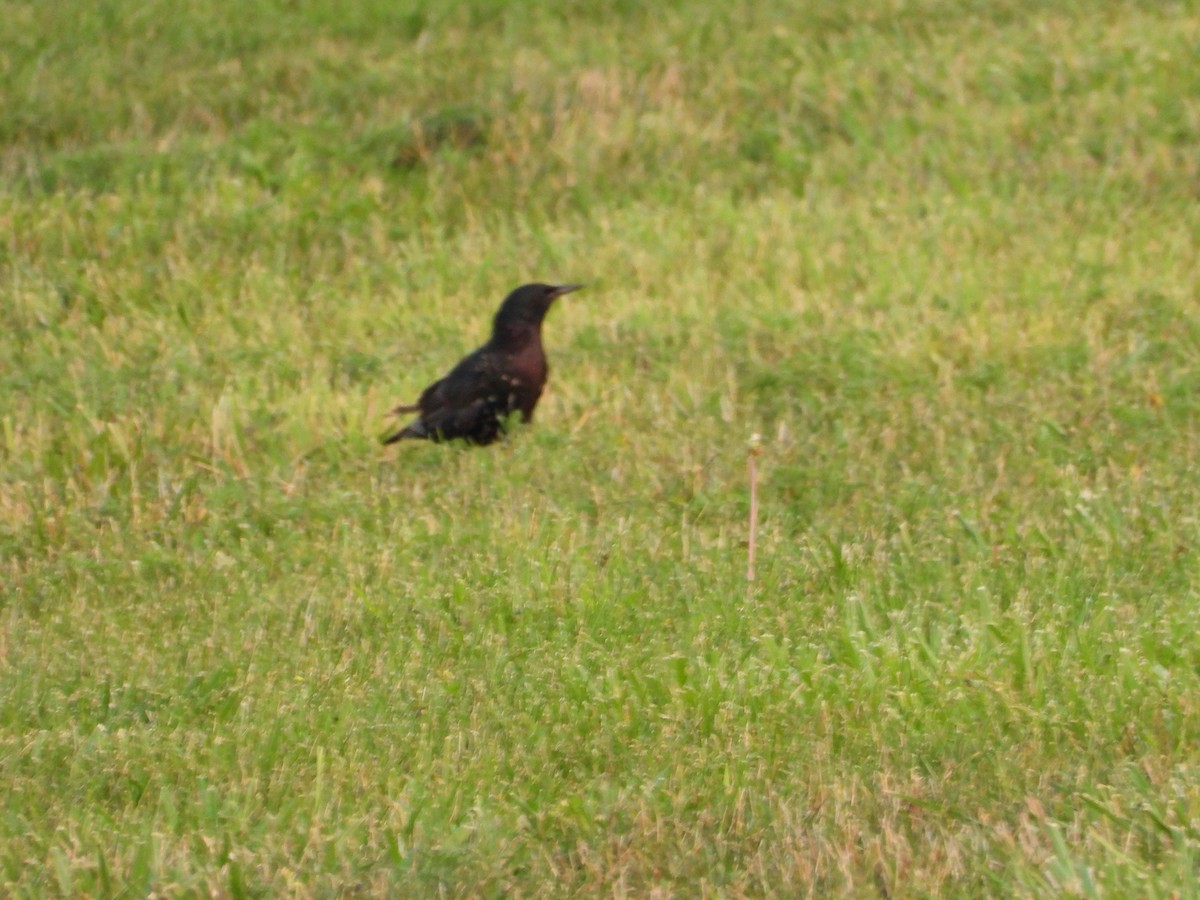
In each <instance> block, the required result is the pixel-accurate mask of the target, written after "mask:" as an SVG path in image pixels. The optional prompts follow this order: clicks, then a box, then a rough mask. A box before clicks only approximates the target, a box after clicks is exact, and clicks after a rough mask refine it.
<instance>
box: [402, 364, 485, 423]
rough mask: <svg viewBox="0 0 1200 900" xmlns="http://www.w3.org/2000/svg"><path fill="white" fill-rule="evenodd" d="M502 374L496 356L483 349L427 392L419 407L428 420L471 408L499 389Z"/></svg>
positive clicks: (418, 403)
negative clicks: (444, 412)
mask: <svg viewBox="0 0 1200 900" xmlns="http://www.w3.org/2000/svg"><path fill="white" fill-rule="evenodd" d="M501 373H502V368H501V366H500V361H499V360H498V359H497V358H496V355H495V353H494V352H490V351H488V350H486V349H485V348H480V349H479V350H476V351H475V352H474V353H471V354H470V355H468V356H466V357H464V358H463V359H462V360H461V361H460V362H459V363H458V365H456V366H455V367H454V368H453V369H451V370H450V372H449V373H448V374H447V375H446V376H445V377H444V378H441V379H439V380H438V381H435V382H434V383H433V384H431V385H430V386H429V387H427V388H425V390H424V391H422V392H421V399H420V400H418V401H417V407H418V408H419V409H420V411H421V415H422V417H424V418H425V419H429V417H430V416H432V415H434V414H436V413H438V412H439V411H442V410H447V409H462V408H466V407H469V406H471V405H472V404H473V403H475V402H476V401H477V400H479V399H481V398H484V397H486V396H488V395H489V394H493V393H495V392H496V391H497V390H498V389H499V386H500V382H501Z"/></svg>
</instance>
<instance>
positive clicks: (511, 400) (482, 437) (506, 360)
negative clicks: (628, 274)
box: [384, 284, 580, 444]
mask: <svg viewBox="0 0 1200 900" xmlns="http://www.w3.org/2000/svg"><path fill="white" fill-rule="evenodd" d="M579 288H580V285H578V284H562V285H553V284H526V285H522V286H521V287H519V288H517V289H516V290H515V291H513V292H512V293H511V294H509V295H508V296H507V297H506V298H505V300H504V302H503V303H501V304H500V309H499V310H498V311H497V312H496V318H495V320H494V321H493V323H492V336H491V338H490V339H489V340H488V342H487V343H486V344H484V345H483V346H482V347H480V348H479V349H478V350H476V351H475V352H473V353H471V354H469V355H468V356H466V357H464V358H463V359H462V361H461V362H459V364H458V365H456V366H455V367H454V368H453V369H451V370H450V372H449V373H448V374H447V375H446V376H445V377H444V378H441V379H439V380H438V381H435V382H434V383H433V384H431V385H429V387H427V388H425V390H424V391H422V392H421V397H420V399H419V400H417V402H416V403H413V404H410V405H405V406H398V407H396V409H395V410H394V412H395V413H397V414H404V413H418V414H419V415H418V417H417V418H416V419H415V420H414V421H412V422H410V423H409V424H408V425H405V426H404V427H403V428H401V429H400V430H399V431H397V432H396V433H395V434H393V435H391V436H390V437H388V438H386V439H385V440H384V443H385V444H392V443H395V442H396V441H402V440H405V439H406V438H420V439H424V440H430V441H444V440H451V439H454V438H462V439H463V440H465V441H467V442H468V443H471V444H490V443H492V442H493V441H495V440H496V439H497V438H499V437H501V436H502V435H503V434H504V424H505V421H506V420H507V419H508V417H509V416H511V415H512V414H513V413H518V414H519V415H520V416H521V420H522V421H524V422H529V421H531V420H532V419H533V410H534V407H536V406H537V402H538V400H539V399H540V398H541V396H542V389H543V388H544V387H545V386H546V376H547V375H548V374H549V371H550V368H549V366H548V365H547V363H546V352H545V350H544V349H543V348H542V320H543V319H544V318H545V316H546V313H547V312H548V311H549V310H550V307H551V306H552V305H553V303H554V301H555V300H557V299H558V298H559V297H561V296H562V295H563V294H568V293H570V292H571V291H575V290H578V289H579Z"/></svg>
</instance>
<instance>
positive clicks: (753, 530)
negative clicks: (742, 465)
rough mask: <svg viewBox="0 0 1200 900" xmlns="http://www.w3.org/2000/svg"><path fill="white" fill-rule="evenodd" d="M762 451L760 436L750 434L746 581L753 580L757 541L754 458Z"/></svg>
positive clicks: (755, 466)
mask: <svg viewBox="0 0 1200 900" xmlns="http://www.w3.org/2000/svg"><path fill="white" fill-rule="evenodd" d="M761 452H762V447H761V445H760V438H759V436H758V435H757V434H754V435H751V436H750V453H749V467H750V523H749V541H748V544H747V547H748V550H747V561H746V581H748V582H751V583H752V582H753V581H754V552H755V549H756V546H757V541H758V466H757V465H756V464H755V460H757V459H758V455H759V454H760V453H761Z"/></svg>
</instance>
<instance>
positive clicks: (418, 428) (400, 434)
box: [383, 419, 429, 445]
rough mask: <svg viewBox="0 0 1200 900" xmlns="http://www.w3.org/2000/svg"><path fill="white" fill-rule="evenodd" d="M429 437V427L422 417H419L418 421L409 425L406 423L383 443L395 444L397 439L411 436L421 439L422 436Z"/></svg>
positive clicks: (405, 438)
mask: <svg viewBox="0 0 1200 900" xmlns="http://www.w3.org/2000/svg"><path fill="white" fill-rule="evenodd" d="M427 437H429V429H428V428H426V427H425V423H424V422H422V421H421V420H420V419H417V421H415V422H412V423H410V424H408V425H405V426H404V427H403V428H401V429H400V430H399V431H397V432H396V433H395V434H393V435H390V436H389V437H386V438H384V439H383V443H384V444H385V445H386V444H395V443H396V442H397V441H403V440H408V439H410V438H411V439H414V440H419V439H421V438H427Z"/></svg>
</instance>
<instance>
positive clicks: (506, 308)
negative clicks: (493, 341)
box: [493, 284, 583, 335]
mask: <svg viewBox="0 0 1200 900" xmlns="http://www.w3.org/2000/svg"><path fill="white" fill-rule="evenodd" d="M581 287H583V285H581V284H524V285H522V286H521V287H519V288H517V289H516V290H515V291H513V292H512V293H511V294H509V295H508V296H507V297H505V298H504V302H503V303H501V304H500V309H499V311H498V312H497V313H496V321H495V325H494V328H493V330H494V332H495V333H496V334H497V335H500V334H503V333H505V332H511V331H525V330H527V329H529V328H537V327H539V326H540V325H541V324H542V319H543V318H545V316H546V313H547V312H548V311H549V309H550V307H551V306H552V305H553V304H554V301H555V300H557V299H558V298H559V297H561V296H562V295H563V294H569V293H571V291H577V290H579V289H580V288H581Z"/></svg>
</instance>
